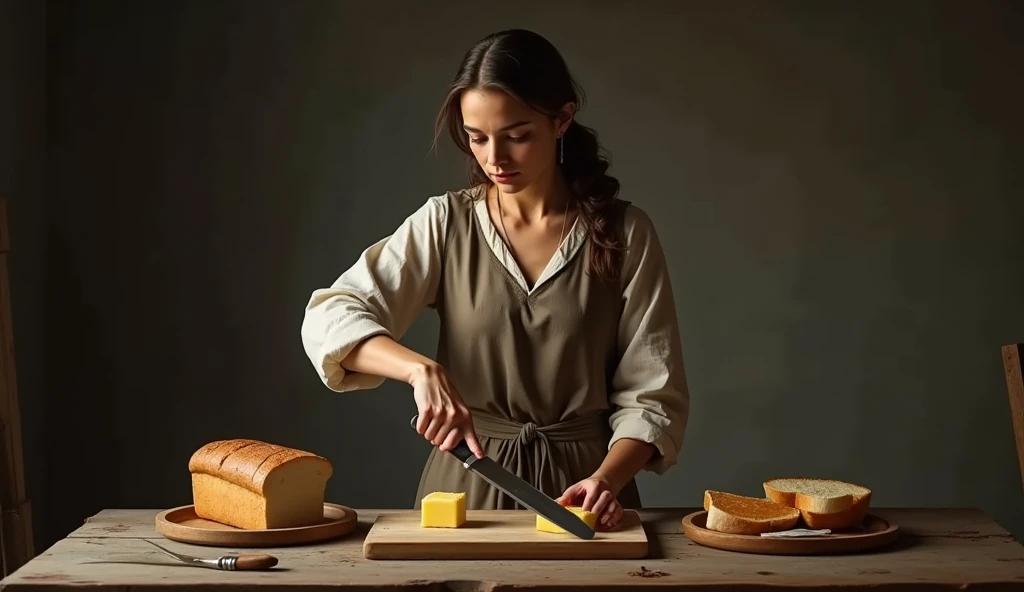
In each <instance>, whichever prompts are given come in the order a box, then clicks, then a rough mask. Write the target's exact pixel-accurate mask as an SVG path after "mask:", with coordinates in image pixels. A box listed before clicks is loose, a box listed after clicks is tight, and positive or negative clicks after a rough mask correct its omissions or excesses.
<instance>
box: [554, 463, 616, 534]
mask: <svg viewBox="0 0 1024 592" xmlns="http://www.w3.org/2000/svg"><path fill="white" fill-rule="evenodd" d="M556 501H557V502H558V503H560V504H561V505H563V506H579V507H582V508H583V509H584V510H587V511H589V512H593V513H594V514H597V516H598V517H597V522H598V524H599V525H601V526H603V527H605V528H615V526H616V525H617V524H618V523H619V520H620V519H622V504H620V503H619V502H618V500H616V499H615V492H614V491H612V487H611V485H610V484H609V483H608V481H607V480H606V479H603V478H601V477H600V476H591V477H589V478H587V479H584V480H582V481H579V482H577V483H574V484H572V485H570V486H569V488H568V489H566V490H565V492H564V493H562V495H561V497H559V498H558V499H557V500H556Z"/></svg>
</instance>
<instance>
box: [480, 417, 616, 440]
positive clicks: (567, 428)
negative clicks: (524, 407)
mask: <svg viewBox="0 0 1024 592" xmlns="http://www.w3.org/2000/svg"><path fill="white" fill-rule="evenodd" d="M472 413H473V428H474V429H475V430H476V433H477V435H480V436H484V437H487V438H497V439H499V440H519V441H520V442H524V443H530V442H533V441H534V440H535V439H537V438H541V439H544V440H548V441H550V442H574V441H585V440H597V439H602V438H607V437H608V431H609V428H608V425H607V423H606V420H605V418H604V416H603V415H601V414H597V413H593V414H589V415H581V416H579V417H575V418H573V419H570V420H567V421H562V422H559V423H553V424H550V425H545V426H538V425H537V424H535V423H533V422H526V423H520V422H518V421H513V420H511V419H508V418H506V417H502V416H500V415H494V414H493V413H488V412H485V411H479V410H474V411H473V412H472Z"/></svg>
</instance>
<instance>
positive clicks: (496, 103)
mask: <svg viewBox="0 0 1024 592" xmlns="http://www.w3.org/2000/svg"><path fill="white" fill-rule="evenodd" d="M581 98H582V97H581V95H580V94H578V93H577V87H576V84H575V82H574V81H573V79H572V78H571V76H570V74H569V72H568V70H567V68H566V66H565V63H564V62H563V60H562V57H561V56H560V55H559V53H558V51H557V50H556V49H555V48H554V47H553V46H552V45H551V44H550V43H549V42H548V41H547V40H545V39H544V38H543V37H541V36H539V35H537V34H535V33H532V32H529V31H523V30H511V31H503V32H499V33H496V34H493V35H490V36H488V37H487V38H485V39H483V40H482V41H480V42H479V43H477V44H476V45H475V46H474V47H473V48H472V49H471V50H470V51H469V52H468V53H467V54H466V56H465V58H464V60H463V63H462V66H461V67H460V69H459V72H458V75H457V76H456V78H455V81H454V84H453V85H452V87H451V90H450V92H449V93H448V97H447V100H446V101H445V103H444V106H443V108H442V110H441V112H440V114H439V115H438V120H437V129H438V131H439V132H440V131H441V130H443V129H444V128H447V130H448V132H449V133H450V134H451V136H452V139H453V140H454V141H455V143H456V145H457V146H458V147H459V148H460V149H461V150H463V151H464V152H465V153H466V154H467V155H469V157H470V162H471V173H470V181H471V184H470V185H471V186H470V187H469V188H467V189H462V190H459V191H452V192H447V193H445V194H444V195H438V196H434V197H431V198H429V199H428V200H427V201H426V203H424V204H423V205H422V207H420V208H419V209H418V210H417V211H416V212H415V213H413V214H412V215H411V216H409V217H408V218H407V219H406V220H405V221H404V222H403V223H402V224H401V225H400V226H399V227H398V229H397V230H396V231H395V233H394V234H392V235H391V236H389V237H387V238H385V239H383V240H381V241H380V242H378V243H376V244H374V245H372V246H370V247H369V248H368V249H367V250H366V251H364V252H363V253H362V255H361V256H360V258H359V259H358V261H357V262H356V263H355V264H354V265H353V266H352V267H351V268H349V269H348V270H347V271H345V272H344V273H343V274H342V275H341V277H339V278H338V279H337V281H335V282H334V284H333V285H332V286H331V287H330V288H324V289H318V290H316V291H314V292H313V294H312V297H311V299H310V301H309V304H308V306H307V308H306V316H305V320H304V322H303V325H302V339H303V344H304V347H305V351H306V353H307V354H308V356H309V357H310V359H311V360H312V362H313V364H314V366H315V367H316V368H317V370H318V372H319V374H320V376H321V379H322V380H323V381H324V383H325V384H326V385H327V386H328V387H329V388H331V389H332V390H335V391H338V392H343V391H348V390H353V389H365V388H374V387H376V386H378V385H380V384H381V383H382V382H383V380H384V379H386V378H391V379H394V380H401V381H404V382H406V383H408V384H409V385H411V386H412V388H413V397H414V399H415V402H416V408H417V410H418V413H419V422H418V424H417V425H416V429H417V431H418V432H419V433H420V434H422V435H423V436H424V437H425V438H426V439H427V440H429V441H430V442H432V443H433V444H434V445H435V446H436V447H435V448H434V449H433V450H432V451H431V454H430V456H429V458H428V459H427V462H426V466H425V467H424V470H423V474H422V476H421V479H420V483H419V490H418V492H417V500H420V499H422V497H423V496H424V495H426V494H427V493H429V492H431V491H464V492H466V494H467V507H468V508H470V509H496V508H517V507H518V506H517V505H516V504H515V502H514V501H513V500H511V499H510V498H508V497H507V496H506V495H505V494H504V493H503V492H501V491H500V490H497V489H495V488H493V486H491V485H490V484H489V483H487V482H485V481H484V480H483V479H480V478H479V477H477V476H475V475H474V474H472V473H471V472H469V471H467V470H465V469H464V468H463V466H462V464H461V463H460V462H459V461H458V460H457V459H455V458H454V457H453V456H451V455H449V454H446V453H445V452H446V451H447V450H449V449H451V448H452V447H453V446H454V445H455V444H457V443H458V442H459V441H460V440H461V439H465V440H466V443H467V444H468V445H469V447H470V448H471V449H472V450H473V452H474V453H475V454H476V455H477V456H483V455H487V456H490V457H491V458H493V459H495V460H496V461H498V462H499V463H501V464H503V465H504V466H505V467H506V468H508V469H509V470H511V471H513V472H515V473H516V474H518V475H519V476H520V477H522V478H524V479H526V480H527V481H529V482H531V483H533V484H534V486H536V487H537V488H538V489H540V490H541V491H543V492H545V493H546V494H547V495H549V496H551V497H553V498H557V499H558V501H559V502H560V503H562V504H564V505H581V506H582V507H583V508H585V509H587V510H590V511H593V512H595V513H596V514H598V515H599V528H601V527H605V528H612V527H614V526H615V525H616V524H617V523H618V521H619V519H620V517H621V515H622V509H623V507H627V508H637V507H640V499H639V494H638V492H637V487H636V483H635V481H634V477H635V475H636V474H637V473H638V472H639V471H640V470H643V469H647V470H651V471H654V472H656V473H662V472H664V471H665V470H666V469H667V468H668V467H670V466H671V465H673V464H674V463H675V462H676V459H677V455H678V453H679V449H680V446H681V444H682V440H683V433H684V427H685V424H686V421H687V417H688V413H689V395H688V392H687V388H686V383H685V376H684V371H683V363H682V358H681V353H680V340H679V334H678V328H677V325H676V315H675V305H674V303H673V298H672V289H671V286H670V282H669V276H668V272H667V269H666V265H665V259H664V256H663V252H662V249H661V246H660V243H659V241H658V237H657V234H656V233H655V229H654V226H653V225H652V223H651V220H650V219H649V218H648V217H647V215H646V214H645V213H644V212H643V211H641V210H640V209H639V208H637V207H635V206H632V205H630V204H628V203H627V202H625V201H622V200H619V199H617V197H616V195H617V193H618V189H619V183H618V181H617V180H616V179H615V178H613V177H610V176H608V175H607V174H606V173H605V171H606V170H607V168H608V162H607V161H606V160H605V159H603V158H602V157H601V155H600V150H601V149H600V146H599V144H598V142H597V137H596V135H595V134H594V132H593V131H591V130H590V129H588V128H586V127H584V126H583V125H581V124H580V123H578V122H577V121H576V120H575V114H576V110H577V107H578V106H579V105H580V101H581ZM426 308H433V309H435V310H436V311H437V312H438V315H439V317H440V319H441V327H440V339H439V344H438V351H437V359H436V360H431V359H429V358H427V357H425V356H423V355H420V354H419V353H416V352H413V351H410V350H409V349H407V348H405V347H403V346H402V345H400V344H399V343H398V342H397V341H396V340H398V339H400V338H401V337H402V335H403V334H404V333H405V331H406V330H407V329H408V328H409V326H410V325H411V324H412V322H413V321H414V319H415V317H416V316H417V315H418V314H419V313H420V312H421V311H423V310H424V309H426ZM416 507H417V508H418V507H419V501H417V502H416Z"/></svg>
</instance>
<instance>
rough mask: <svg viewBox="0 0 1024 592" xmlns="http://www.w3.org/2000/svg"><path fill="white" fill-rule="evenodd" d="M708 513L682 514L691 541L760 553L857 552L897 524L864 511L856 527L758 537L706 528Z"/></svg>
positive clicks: (889, 534)
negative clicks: (798, 534) (797, 535)
mask: <svg viewBox="0 0 1024 592" xmlns="http://www.w3.org/2000/svg"><path fill="white" fill-rule="evenodd" d="M707 517H708V513H707V512H706V511H704V510H700V511H699V512H694V513H692V514H689V515H687V516H686V517H685V518H683V521H682V522H683V533H684V534H686V536H687V537H689V538H690V540H692V541H693V542H695V543H697V544H700V545H704V546H706V547H713V548H715V549H722V550H724V551H737V552H740V553H759V554H764V555H828V554H840V553H857V552H860V551H866V550H868V549H874V548H877V547H881V546H883V545H887V544H889V543H891V542H893V541H894V540H896V538H897V537H898V536H899V526H898V525H897V524H895V523H892V522H889V521H888V520H885V519H884V518H881V517H879V516H875V515H874V514H868V515H867V516H865V517H864V522H863V525H862V527H861V529H859V530H851V531H849V532H833V533H832V534H827V535H821V536H808V537H785V538H783V537H762V536H754V535H744V534H730V533H725V532H717V531H714V530H708V529H707V527H706V526H707V523H706V520H707Z"/></svg>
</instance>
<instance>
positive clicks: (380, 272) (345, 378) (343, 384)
mask: <svg viewBox="0 0 1024 592" xmlns="http://www.w3.org/2000/svg"><path fill="white" fill-rule="evenodd" d="M447 205H448V202H447V199H446V197H445V196H435V197H431V198H429V199H428V200H427V201H426V203H424V204H423V205H422V206H421V207H420V208H419V209H417V210H416V211H415V212H414V213H413V214H411V215H410V216H408V217H407V218H406V219H405V220H404V221H403V222H402V224H401V225H400V226H399V227H398V228H397V229H396V230H395V232H394V233H393V234H391V235H390V236H388V237H385V238H383V239H381V240H380V241H378V242H376V243H374V244H373V245H371V246H370V247H368V248H367V249H366V250H364V251H363V252H362V253H361V254H360V256H359V258H358V259H357V260H356V261H355V263H354V264H353V265H352V266H351V267H349V268H348V269H347V270H345V272H344V273H342V274H341V276H340V277H338V279H337V280H335V281H334V283H333V284H331V286H330V287H327V288H319V289H316V290H314V291H313V293H312V295H311V297H310V299H309V302H308V303H307V305H306V310H305V316H304V318H303V321H302V327H301V337H302V345H303V348H304V349H305V352H306V355H307V356H308V357H309V359H310V361H311V362H312V363H313V367H314V368H315V369H316V371H317V373H318V374H319V376H320V379H321V380H322V381H323V383H324V384H325V385H326V386H327V387H328V388H330V389H331V390H334V391H337V392H345V391H351V390H357V389H368V388H375V387H377V386H380V385H381V384H382V383H383V382H384V378H381V377H379V376H371V375H367V374H361V373H358V372H351V371H348V370H346V369H345V368H343V367H342V366H341V361H342V360H343V359H345V357H346V356H348V354H349V352H351V351H352V349H353V348H354V347H355V346H356V345H358V344H359V343H360V342H362V341H364V340H366V339H368V338H370V337H373V336H376V335H388V336H390V337H391V338H393V339H395V340H399V339H401V338H402V336H403V335H404V334H405V332H406V331H407V330H408V329H409V327H410V326H411V325H412V323H413V321H415V320H416V317H417V316H418V315H419V314H420V313H421V312H422V311H423V310H424V309H425V308H427V307H429V306H432V305H433V303H434V300H435V297H436V294H437V289H438V285H439V282H440V274H441V259H442V256H443V252H444V238H445V232H446V228H447V216H448V208H447Z"/></svg>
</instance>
